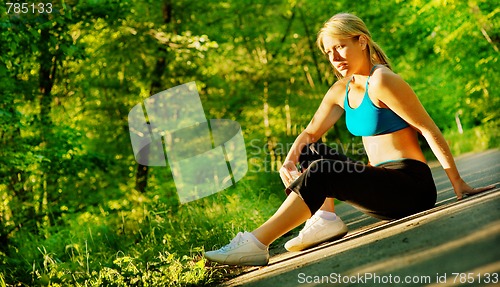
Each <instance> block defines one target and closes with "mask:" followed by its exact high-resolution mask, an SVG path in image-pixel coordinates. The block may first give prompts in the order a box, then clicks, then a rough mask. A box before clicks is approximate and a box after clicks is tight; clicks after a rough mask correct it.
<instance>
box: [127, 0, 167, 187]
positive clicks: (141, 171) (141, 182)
mask: <svg viewBox="0 0 500 287" xmlns="http://www.w3.org/2000/svg"><path fill="white" fill-rule="evenodd" d="M162 13H163V14H162V15H163V21H164V23H165V24H169V23H171V22H172V2H171V0H165V1H163V7H162ZM166 53H167V50H166V49H165V48H164V47H160V48H158V54H159V55H161V56H159V58H158V59H157V60H156V65H155V69H154V71H153V74H152V77H153V78H152V81H151V89H150V95H154V94H156V93H158V92H160V90H161V88H162V84H161V77H162V76H163V72H164V71H165V68H166V66H167V64H166V60H165V56H166ZM148 174H149V167H148V166H146V165H142V164H137V171H136V174H135V189H136V190H137V191H139V192H141V193H144V192H146V188H147V187H148Z"/></svg>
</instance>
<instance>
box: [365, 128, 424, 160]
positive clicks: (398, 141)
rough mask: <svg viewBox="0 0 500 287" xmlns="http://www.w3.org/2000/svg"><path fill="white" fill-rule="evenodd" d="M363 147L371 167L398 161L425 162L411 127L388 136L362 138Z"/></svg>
mask: <svg viewBox="0 0 500 287" xmlns="http://www.w3.org/2000/svg"><path fill="white" fill-rule="evenodd" d="M363 145H364V147H365V151H366V154H367V155H368V160H369V164H370V165H372V166H375V165H377V164H379V163H383V162H387V161H392V160H399V159H415V160H418V161H421V162H424V163H425V162H426V161H425V157H424V154H423V153H422V149H421V148H420V145H419V144H418V137H417V132H416V131H415V130H414V129H413V128H412V127H407V128H404V129H402V130H399V131H396V132H393V133H389V134H384V135H376V136H367V137H363Z"/></svg>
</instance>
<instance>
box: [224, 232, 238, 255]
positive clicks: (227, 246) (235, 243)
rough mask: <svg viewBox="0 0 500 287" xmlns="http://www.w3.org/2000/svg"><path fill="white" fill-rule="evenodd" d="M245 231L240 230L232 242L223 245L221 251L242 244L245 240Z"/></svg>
mask: <svg viewBox="0 0 500 287" xmlns="http://www.w3.org/2000/svg"><path fill="white" fill-rule="evenodd" d="M242 237H243V233H242V232H239V233H238V234H237V235H236V236H235V237H234V238H233V239H232V240H231V241H230V242H229V244H227V245H225V246H223V247H222V248H221V249H220V250H221V251H228V250H230V249H233V248H234V247H236V246H238V245H240V244H241V243H242V242H243V239H242Z"/></svg>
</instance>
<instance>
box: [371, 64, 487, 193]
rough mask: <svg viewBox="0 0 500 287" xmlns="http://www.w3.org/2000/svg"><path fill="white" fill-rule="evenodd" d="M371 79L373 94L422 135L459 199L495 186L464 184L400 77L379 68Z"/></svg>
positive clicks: (436, 132) (430, 122)
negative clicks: (377, 72)
mask: <svg viewBox="0 0 500 287" xmlns="http://www.w3.org/2000/svg"><path fill="white" fill-rule="evenodd" d="M372 79H373V80H372V81H370V88H371V89H370V91H371V93H372V95H373V96H375V97H377V99H379V100H380V101H381V102H383V103H384V104H385V105H386V106H387V107H388V108H390V109H391V110H392V111H394V112H395V113H396V114H397V115H399V116H400V117H401V118H402V119H403V120H405V121H406V122H407V123H408V124H410V125H411V126H412V127H413V128H415V129H416V130H417V131H418V132H419V133H420V134H422V136H423V137H424V138H425V140H426V141H427V143H428V144H429V146H430V148H431V150H432V152H433V153H434V155H435V156H436V158H437V159H438V161H439V163H440V164H441V166H442V167H443V168H444V170H445V171H446V174H447V176H448V178H449V179H450V182H451V184H452V185H453V189H454V191H455V194H456V196H457V198H458V199H462V197H463V195H466V194H474V193H478V192H481V191H484V190H487V189H491V188H493V187H494V185H493V186H487V187H484V188H477V189H474V188H471V187H470V186H469V185H467V184H466V183H465V182H464V180H463V179H462V177H461V176H460V174H459V172H458V169H457V167H456V165H455V160H454V159H453V156H452V154H451V151H450V148H449V146H448V144H447V142H446V140H445V138H444V136H443V134H442V133H441V131H440V130H439V128H438V127H437V125H436V124H435V123H434V121H433V120H432V118H431V117H430V116H429V114H428V113H427V111H426V110H425V109H424V107H423V106H422V104H421V103H420V101H419V100H418V98H417V96H416V95H415V93H414V92H413V90H412V89H411V87H410V86H409V85H408V84H407V83H406V82H405V81H404V80H403V79H402V78H401V77H400V76H398V75H397V74H395V73H393V72H392V71H390V70H385V69H384V70H382V69H381V71H379V75H378V77H372Z"/></svg>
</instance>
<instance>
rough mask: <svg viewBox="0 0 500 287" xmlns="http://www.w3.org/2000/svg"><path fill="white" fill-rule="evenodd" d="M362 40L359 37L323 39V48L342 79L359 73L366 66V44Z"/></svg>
mask: <svg viewBox="0 0 500 287" xmlns="http://www.w3.org/2000/svg"><path fill="white" fill-rule="evenodd" d="M360 39H361V38H359V37H355V38H344V39H340V38H335V37H331V36H324V37H323V48H324V50H325V52H326V54H327V55H328V59H329V60H330V63H332V65H333V67H334V68H335V69H336V70H337V71H338V72H339V73H340V74H341V75H342V77H347V76H350V75H352V74H355V73H358V72H360V71H361V70H362V69H363V66H364V65H366V60H367V55H366V53H365V50H366V44H363V43H362V41H360Z"/></svg>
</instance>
